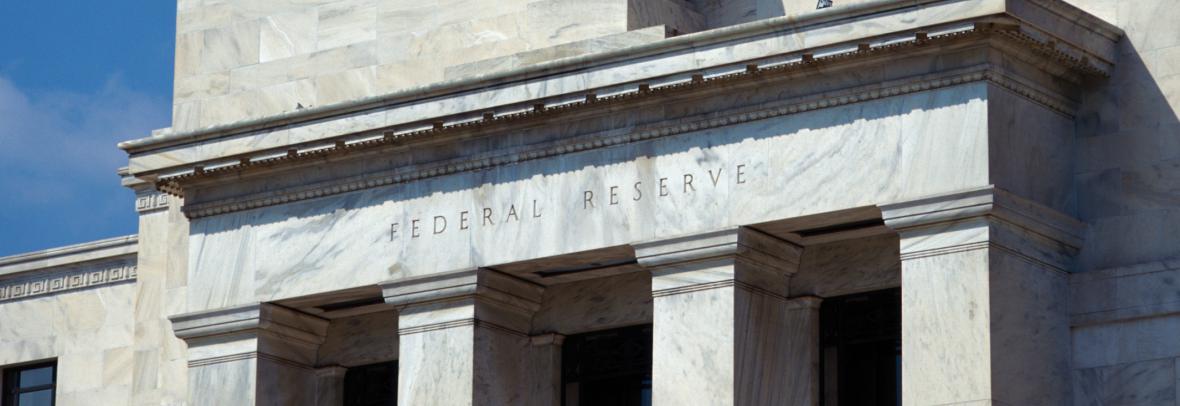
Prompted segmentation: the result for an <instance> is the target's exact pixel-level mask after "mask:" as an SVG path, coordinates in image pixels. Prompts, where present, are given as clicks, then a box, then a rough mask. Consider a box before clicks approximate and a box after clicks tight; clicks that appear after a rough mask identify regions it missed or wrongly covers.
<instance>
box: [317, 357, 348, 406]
mask: <svg viewBox="0 0 1180 406" xmlns="http://www.w3.org/2000/svg"><path fill="white" fill-rule="evenodd" d="M346 373H348V368H344V367H341V366H330V367H323V368H319V369H316V370H315V375H316V390H315V396H316V403H315V404H316V406H339V405H343V404H344V374H346Z"/></svg>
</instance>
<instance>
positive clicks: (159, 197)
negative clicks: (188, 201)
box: [135, 191, 169, 214]
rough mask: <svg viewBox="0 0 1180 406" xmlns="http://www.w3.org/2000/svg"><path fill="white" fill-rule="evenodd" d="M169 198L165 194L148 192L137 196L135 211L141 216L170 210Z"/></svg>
mask: <svg viewBox="0 0 1180 406" xmlns="http://www.w3.org/2000/svg"><path fill="white" fill-rule="evenodd" d="M168 199H169V196H168V195H167V194H165V193H160V192H156V191H147V192H142V193H138V194H136V196H135V211H136V212H139V214H144V213H148V212H153V211H157V210H162V209H167V208H168Z"/></svg>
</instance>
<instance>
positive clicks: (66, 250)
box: [0, 234, 139, 277]
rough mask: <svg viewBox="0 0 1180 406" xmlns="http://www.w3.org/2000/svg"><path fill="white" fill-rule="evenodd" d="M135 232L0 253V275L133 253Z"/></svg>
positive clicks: (135, 250) (135, 238)
mask: <svg viewBox="0 0 1180 406" xmlns="http://www.w3.org/2000/svg"><path fill="white" fill-rule="evenodd" d="M138 250H139V236H138V235H135V234H132V235H125V236H122V237H113V238H107V239H102V240H96V241H89V242H84V243H81V244H74V245H67V246H64V247H56V248H50V249H45V250H41V251H33V252H26V253H22V254H16V255H10V256H6V257H0V277H3V276H7V275H12V274H17V273H23V272H28V271H35V270H38V269H48V268H56V267H61V266H65V265H72V264H78V263H83V262H91V261H98V260H103V259H108V258H116V257H123V256H128V255H134V254H135V253H136V252H137V251H138Z"/></svg>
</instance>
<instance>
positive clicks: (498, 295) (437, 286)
mask: <svg viewBox="0 0 1180 406" xmlns="http://www.w3.org/2000/svg"><path fill="white" fill-rule="evenodd" d="M381 289H382V291H383V294H384V296H385V303H389V304H392V305H394V306H395V307H397V308H398V310H399V312H401V313H402V315H403V317H400V318H399V320H400V321H399V323H400V324H401V326H400V327H399V328H400V329H401V330H402V333H403V334H404V333H409V332H413V331H417V330H419V329H423V328H427V329H428V328H436V327H437V328H445V327H447V326H450V325H456V324H455V323H475V322H476V321H477V320H478V321H484V322H491V323H493V324H495V325H497V326H499V327H504V328H508V329H509V330H512V331H515V332H517V333H525V332H527V331H528V327H529V326H528V323H529V320H530V319H531V317H532V314H533V313H534V312H536V311H537V310H538V309H540V307H541V294H542V293H543V291H544V287H542V286H540V285H537V284H534V283H532V282H529V281H526V280H523V279H520V278H516V277H514V276H511V275H507V274H504V273H501V272H497V271H493V270H490V269H485V268H472V269H463V270H458V271H452V272H444V273H439V274H433V275H426V276H420V277H413V278H406V279H402V280H397V281H392V282H388V283H384V284H382V285H381ZM463 307H467V309H466V310H465V311H456V312H451V313H448V314H449V315H450V316H449V317H445V318H444V319H446V320H444V319H440V318H438V317H433V316H432V317H429V318H426V317H424V318H422V320H418V318H415V317H405V316H407V315H411V314H412V313H414V312H415V311H417V310H423V311H427V310H438V309H445V308H463ZM436 316H437V315H436ZM440 323H441V324H440Z"/></svg>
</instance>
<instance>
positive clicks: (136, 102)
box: [0, 76, 171, 255]
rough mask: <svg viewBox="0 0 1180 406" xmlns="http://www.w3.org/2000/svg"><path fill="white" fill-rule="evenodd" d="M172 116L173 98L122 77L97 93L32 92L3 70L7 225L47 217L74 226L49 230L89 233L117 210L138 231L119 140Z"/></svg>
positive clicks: (2, 219) (1, 205)
mask: <svg viewBox="0 0 1180 406" xmlns="http://www.w3.org/2000/svg"><path fill="white" fill-rule="evenodd" d="M170 115H171V106H170V104H169V100H167V99H166V98H164V97H158V96H151V95H148V94H145V93H142V92H137V91H133V90H130V89H128V88H127V87H126V86H124V85H123V84H122V83H121V82H120V80H119V78H118V77H117V76H115V77H112V78H110V79H109V80H108V81H107V82H106V83H105V84H104V86H103V87H102V88H101V89H99V90H97V91H96V92H94V93H77V92H66V91H46V92H30V91H25V90H22V89H20V88H18V87H17V86H16V85H15V84H14V83H13V82H12V81H10V80H8V79H7V78H5V77H3V76H0V228H4V227H5V226H6V225H7V224H6V223H17V222H18V220H19V223H20V224H29V223H30V222H33V223H40V221H39V220H40V219H39V218H31V219H30V218H24V216H40V217H44V218H45V221H44V223H45V224H50V223H54V224H64V225H65V226H64V227H67V228H71V227H72V229H62V230H57V229H49V230H45V232H47V233H63V234H66V235H70V234H77V235H78V236H80V237H84V238H87V239H89V238H99V237H101V236H102V235H99V236H94V237H91V236H87V235H86V233H87V232H88V231H100V230H102V229H103V228H104V227H115V226H116V225H112V224H106V223H104V221H107V220H108V219H111V218H112V217H118V218H121V219H122V220H123V221H126V220H127V219H128V218H130V219H131V220H130V221H131V222H132V224H131V225H130V226H131V228H130V229H132V230H133V229H134V216H133V215H130V216H128V215H127V213H132V214H133V212H131V210H132V207H131V204H132V203H131V194H130V193H129V192H127V191H126V190H124V189H123V188H122V187H121V186H120V185H119V179H118V177H117V176H116V175H115V170H116V169H117V168H118V167H120V166H125V165H126V163H127V156H126V154H125V153H123V151H121V150H119V149H118V148H116V147H115V144H116V143H118V142H119V141H122V140H126V139H131V138H138V137H143V136H146V135H147V134H148V133H149V132H150V131H151V130H152V129H154V128H159V127H165V126H167V125H168V123H169V121H170ZM16 216H21V218H19V219H18V218H17V217H16ZM63 216H64V218H63ZM70 217H76V219H70ZM65 220H68V221H65ZM120 228H121V229H126V228H127V227H125V226H120ZM9 232H11V231H10V230H9ZM0 233H3V234H7V233H4V232H3V230H0ZM10 237H11V236H9V235H0V243H4V242H6V241H3V240H5V239H7V238H10ZM0 255H3V254H0Z"/></svg>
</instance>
